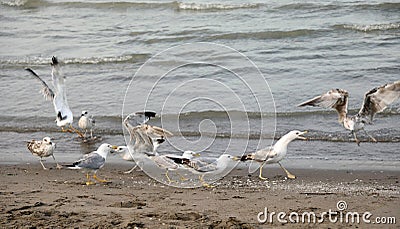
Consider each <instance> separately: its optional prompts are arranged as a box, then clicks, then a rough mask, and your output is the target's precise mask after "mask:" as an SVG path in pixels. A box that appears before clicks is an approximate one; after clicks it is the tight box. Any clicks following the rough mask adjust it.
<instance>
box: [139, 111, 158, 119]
mask: <svg viewBox="0 0 400 229" xmlns="http://www.w3.org/2000/svg"><path fill="white" fill-rule="evenodd" d="M136 114H143V115H145V116H146V117H150V118H154V117H156V114H157V113H156V112H153V111H139V112H136Z"/></svg>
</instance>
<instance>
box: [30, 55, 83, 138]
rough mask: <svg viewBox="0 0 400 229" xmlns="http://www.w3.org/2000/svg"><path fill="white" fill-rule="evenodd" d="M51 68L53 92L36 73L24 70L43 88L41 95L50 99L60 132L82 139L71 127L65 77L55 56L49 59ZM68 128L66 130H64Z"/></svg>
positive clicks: (70, 113) (71, 115) (70, 112)
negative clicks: (70, 133)
mask: <svg viewBox="0 0 400 229" xmlns="http://www.w3.org/2000/svg"><path fill="white" fill-rule="evenodd" d="M51 66H52V71H51V75H52V81H53V86H54V91H53V90H51V89H50V87H49V86H48V85H47V83H46V82H45V81H44V80H42V79H41V78H40V77H39V75H38V74H36V72H34V71H33V70H32V69H30V68H25V70H27V71H28V72H30V73H31V74H32V75H33V76H34V77H35V78H36V79H38V80H39V81H40V82H41V84H42V86H43V88H42V89H41V93H42V94H43V96H44V97H45V99H46V100H48V99H52V100H53V105H54V110H55V112H56V123H57V126H59V127H61V129H62V131H64V132H65V131H68V132H72V131H74V132H76V133H77V134H78V135H79V136H81V137H83V135H82V133H81V132H79V131H78V130H77V129H75V128H73V127H72V122H73V118H74V117H73V114H72V111H71V109H70V108H69V106H68V102H67V89H66V86H65V76H64V75H63V74H62V72H61V68H60V64H59V62H58V60H57V58H56V57H55V56H53V58H52V59H51ZM65 127H68V129H64V128H65Z"/></svg>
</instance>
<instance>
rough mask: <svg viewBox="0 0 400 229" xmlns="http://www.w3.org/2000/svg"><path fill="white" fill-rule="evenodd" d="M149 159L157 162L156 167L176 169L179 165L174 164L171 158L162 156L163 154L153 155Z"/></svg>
mask: <svg viewBox="0 0 400 229" xmlns="http://www.w3.org/2000/svg"><path fill="white" fill-rule="evenodd" d="M151 159H152V160H153V161H154V162H155V163H156V164H157V166H158V167H160V168H164V169H178V167H179V165H178V164H176V163H175V162H174V161H173V160H171V159H169V158H167V157H164V156H158V155H157V156H154V157H151Z"/></svg>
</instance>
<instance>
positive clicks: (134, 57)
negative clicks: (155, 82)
mask: <svg viewBox="0 0 400 229" xmlns="http://www.w3.org/2000/svg"><path fill="white" fill-rule="evenodd" d="M148 58H150V54H131V55H122V56H109V57H107V56H106V57H80V58H60V61H61V63H64V64H108V63H126V62H142V61H145V60H147V59H148ZM50 62H51V57H26V58H23V59H0V65H5V66H7V65H8V66H9V65H11V66H15V65H17V66H27V65H48V64H50Z"/></svg>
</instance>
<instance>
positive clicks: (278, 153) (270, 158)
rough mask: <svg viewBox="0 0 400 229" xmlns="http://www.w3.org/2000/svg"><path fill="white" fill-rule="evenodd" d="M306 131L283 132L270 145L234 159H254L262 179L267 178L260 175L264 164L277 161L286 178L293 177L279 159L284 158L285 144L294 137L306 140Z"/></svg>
mask: <svg viewBox="0 0 400 229" xmlns="http://www.w3.org/2000/svg"><path fill="white" fill-rule="evenodd" d="M306 133H307V131H298V130H292V131H290V132H289V133H287V134H285V135H284V136H282V137H281V138H280V139H279V140H278V141H277V142H276V143H275V144H274V146H272V147H269V148H266V149H261V150H258V151H256V152H255V153H250V154H248V155H244V156H242V157H236V158H235V160H240V161H249V160H251V161H255V162H258V163H260V164H261V166H260V174H259V176H258V177H259V178H260V179H262V180H266V179H267V178H265V177H263V176H262V169H263V166H264V165H265V164H272V163H278V164H279V166H280V167H281V168H282V169H283V171H285V173H286V175H287V178H289V179H295V178H296V176H295V175H293V174H291V173H290V172H289V171H288V170H287V169H285V168H284V167H283V166H282V164H281V163H280V161H281V160H282V159H283V158H285V156H286V153H287V146H288V144H289V143H290V142H291V141H293V140H295V139H302V140H306V138H305V137H303V135H304V134H306Z"/></svg>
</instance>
